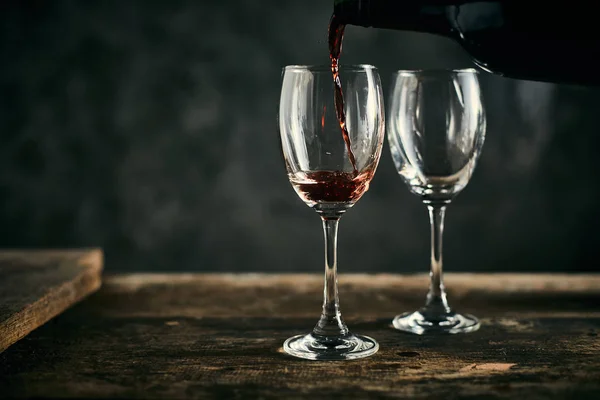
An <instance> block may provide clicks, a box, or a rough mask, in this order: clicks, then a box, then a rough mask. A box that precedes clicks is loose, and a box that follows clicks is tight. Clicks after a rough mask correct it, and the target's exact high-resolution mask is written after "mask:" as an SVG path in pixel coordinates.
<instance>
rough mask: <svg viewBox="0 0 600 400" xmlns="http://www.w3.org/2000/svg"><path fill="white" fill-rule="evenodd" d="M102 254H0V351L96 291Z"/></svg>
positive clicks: (88, 252)
mask: <svg viewBox="0 0 600 400" xmlns="http://www.w3.org/2000/svg"><path fill="white" fill-rule="evenodd" d="M101 271H102V252H101V251H100V250H79V251H77V250H75V251H69V250H65V251H58V250H55V251H44V250H38V251H16V250H15V251H2V252H0V352H2V351H4V350H6V349H7V348H8V347H9V346H10V345H12V344H13V343H15V342H16V341H18V340H19V339H21V338H23V337H24V336H25V335H27V334H28V333H30V332H31V331H33V330H34V329H36V328H38V327H39V326H41V325H43V324H45V323H46V322H48V321H49V320H50V319H52V318H53V317H55V316H56V315H58V314H60V313H61V312H63V311H64V310H66V309H67V308H68V307H70V306H72V305H73V304H75V303H76V302H78V301H80V300H81V299H83V298H84V297H85V296H87V295H89V294H90V293H92V292H94V291H95V290H97V289H98V288H99V287H100V284H101V278H100V274H101Z"/></svg>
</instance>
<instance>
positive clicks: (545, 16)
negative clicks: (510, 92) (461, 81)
mask: <svg viewBox="0 0 600 400" xmlns="http://www.w3.org/2000/svg"><path fill="white" fill-rule="evenodd" d="M589 4H591V3H583V1H581V0H572V1H569V2H564V1H556V2H535V1H531V0H529V1H528V0H521V1H514V0H508V1H507V0H505V1H456V0H455V1H452V0H405V1H402V0H334V15H335V17H336V18H337V19H338V21H339V23H341V24H346V25H356V26H363V27H373V28H383V29H394V30H404V31H417V32H426V33H432V34H436V35H443V36H446V37H449V38H451V39H453V40H455V41H457V42H458V43H460V44H461V45H462V47H463V48H464V49H465V50H466V51H467V53H469V54H470V56H471V58H472V59H473V61H474V63H475V64H476V65H478V66H479V67H480V68H481V69H483V70H485V71H488V72H492V73H495V74H498V75H502V76H506V77H510V78H515V79H523V80H535V81H545V82H554V83H565V84H579V85H591V86H596V85H600V17H599V16H598V14H597V13H595V11H594V10H591V9H590V6H589Z"/></svg>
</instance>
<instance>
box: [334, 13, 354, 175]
mask: <svg viewBox="0 0 600 400" xmlns="http://www.w3.org/2000/svg"><path fill="white" fill-rule="evenodd" d="M345 28H346V25H345V24H342V23H340V22H339V20H338V19H337V18H336V16H335V14H334V15H332V16H331V21H329V58H330V59H331V73H332V74H333V87H334V88H333V91H334V99H333V100H334V103H335V113H336V115H337V119H338V122H339V124H340V129H341V130H342V137H343V138H344V142H345V143H346V149H347V150H348V158H349V159H350V163H351V164H352V170H353V171H354V175H357V174H358V169H357V168H356V158H355V157H354V153H353V152H352V147H351V143H350V136H349V135H348V129H347V128H346V113H345V112H344V93H343V92H342V83H341V82H340V74H339V64H338V62H339V60H340V55H341V54H342V41H343V40H344V29H345Z"/></svg>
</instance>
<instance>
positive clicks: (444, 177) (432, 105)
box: [387, 69, 486, 334]
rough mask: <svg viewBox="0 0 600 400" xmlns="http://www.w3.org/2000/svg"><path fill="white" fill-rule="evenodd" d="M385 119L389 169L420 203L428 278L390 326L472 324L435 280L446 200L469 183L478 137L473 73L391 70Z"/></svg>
mask: <svg viewBox="0 0 600 400" xmlns="http://www.w3.org/2000/svg"><path fill="white" fill-rule="evenodd" d="M387 118H388V121H387V123H388V127H387V136H388V142H389V145H390V152H391V155H392V159H393V161H394V164H395V166H396V169H397V171H398V173H399V175H400V176H401V177H402V179H403V181H404V182H405V183H406V185H407V186H408V188H409V190H410V191H411V192H412V193H413V194H415V195H417V196H419V197H420V198H421V201H422V202H423V203H424V204H425V205H427V208H428V211H429V218H430V225H431V273H430V276H431V284H430V289H429V293H428V295H427V301H426V305H425V306H424V307H423V308H422V309H421V310H418V311H416V312H411V313H404V314H402V315H399V316H397V317H396V318H394V320H393V325H394V327H395V328H396V329H399V330H402V331H407V332H411V333H417V334H425V333H464V332H471V331H474V330H477V329H478V328H479V321H478V320H477V318H475V317H473V316H471V315H462V314H458V313H455V312H453V311H452V310H451V308H450V307H449V305H448V301H447V298H446V293H445V289H444V284H443V281H442V235H443V230H444V216H445V211H446V206H447V205H448V204H450V202H451V201H452V200H453V199H454V198H455V197H456V196H457V195H458V194H459V193H460V192H461V191H462V190H463V189H464V188H465V187H466V186H467V184H468V183H469V180H470V178H471V175H472V174H473V171H474V169H475V165H476V164H477V161H478V159H479V156H480V153H481V149H482V147H483V143H484V140H485V130H486V118H485V110H484V107H483V103H482V97H481V90H480V87H479V81H478V78H477V71H476V70H475V69H461V70H423V71H398V72H397V73H396V74H395V75H394V77H393V83H392V91H391V95H390V102H389V107H388V111H387Z"/></svg>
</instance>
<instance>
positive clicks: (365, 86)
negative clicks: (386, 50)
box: [279, 65, 385, 360]
mask: <svg viewBox="0 0 600 400" xmlns="http://www.w3.org/2000/svg"><path fill="white" fill-rule="evenodd" d="M338 76H339V83H341V87H343V89H344V93H343V95H342V93H341V92H340V91H339V87H338V86H336V85H334V80H333V76H332V69H331V66H299V65H294V66H288V67H286V68H284V70H283V79H282V89H281V97H280V103H279V104H280V105H279V132H280V138H281V146H282V150H283V156H284V161H285V166H286V169H287V173H288V178H289V180H290V183H291V184H292V187H293V188H294V190H295V191H296V193H297V194H298V196H299V197H300V198H301V199H302V200H303V201H304V202H305V203H306V204H307V205H308V206H309V207H311V208H312V209H314V210H315V211H316V212H317V213H318V214H319V215H320V216H321V219H322V223H323V232H324V236H325V290H324V301H323V310H322V313H321V318H320V319H319V321H318V322H317V324H316V326H315V327H314V329H313V330H312V332H311V333H309V334H302V335H296V336H293V337H291V338H289V339H288V340H286V341H285V343H284V345H283V349H284V351H285V352H286V353H288V354H290V355H293V356H295V357H300V358H306V359H312V360H348V359H355V358H362V357H367V356H370V355H372V354H374V353H375V352H377V350H378V349H379V345H378V344H377V342H376V341H375V340H374V339H372V338H370V337H367V336H361V335H355V334H353V333H351V332H350V331H349V329H348V327H347V326H346V324H345V323H344V321H343V319H342V316H341V312H340V308H339V299H338V291H337V230H338V223H339V220H340V218H341V216H342V215H343V214H344V212H346V211H347V210H348V209H350V208H351V207H352V206H353V205H354V204H355V203H356V202H357V201H358V200H359V199H360V198H361V197H362V196H363V195H364V193H365V192H366V191H367V190H368V189H369V183H370V182H371V179H372V178H373V175H374V173H375V170H376V168H377V165H378V163H379V158H380V156H381V149H382V145H383V140H384V131H385V117H384V115H385V112H384V111H385V110H384V105H383V94H382V88H381V82H380V79H379V74H378V72H377V70H376V68H375V67H373V66H370V65H356V66H352V65H348V66H346V65H344V66H340V68H339V75H338ZM344 128H345V129H344ZM346 132H347V135H346V134H345V133H346Z"/></svg>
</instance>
